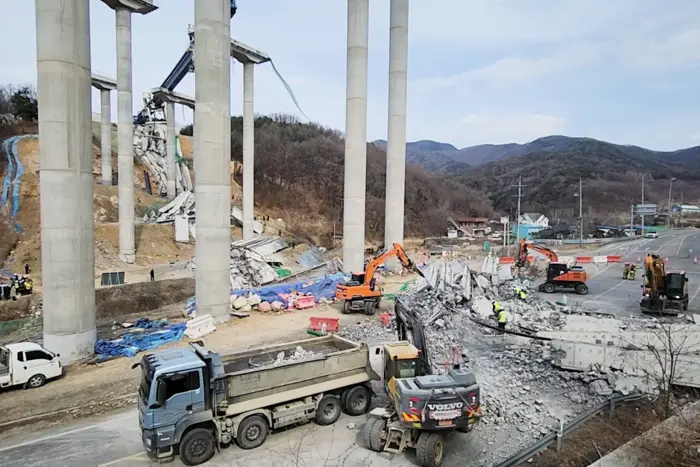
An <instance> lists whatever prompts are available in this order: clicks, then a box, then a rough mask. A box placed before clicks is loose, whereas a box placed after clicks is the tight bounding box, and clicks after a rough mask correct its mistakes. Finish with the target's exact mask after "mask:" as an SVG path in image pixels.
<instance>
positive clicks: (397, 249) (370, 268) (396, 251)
mask: <svg viewBox="0 0 700 467" xmlns="http://www.w3.org/2000/svg"><path fill="white" fill-rule="evenodd" d="M393 256H396V258H398V260H399V261H400V262H401V265H402V266H403V267H405V268H406V269H410V270H412V271H416V272H418V274H420V275H421V276H422V275H423V274H422V273H421V272H420V271H419V270H418V268H417V267H416V266H415V264H413V261H411V259H410V258H409V257H408V256H407V255H406V252H405V251H404V249H403V247H402V246H401V244H400V243H394V244H393V245H392V246H391V248H388V249H386V250H384V251H383V252H381V253H380V254H378V255H377V256H375V257H374V258H372V259H371V260H370V262H369V263H367V269H366V270H365V284H369V283H370V281H371V280H372V277H374V272H375V271H376V270H377V268H378V267H379V266H381V265H382V264H384V261H386V260H387V259H389V258H391V257H393Z"/></svg>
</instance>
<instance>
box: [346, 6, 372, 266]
mask: <svg viewBox="0 0 700 467" xmlns="http://www.w3.org/2000/svg"><path fill="white" fill-rule="evenodd" d="M368 42H369V0H348V43H347V48H348V49H347V77H346V80H347V82H346V91H345V92H346V101H345V108H346V110H345V189H344V200H343V267H344V269H345V272H359V271H362V270H363V268H364V250H365V183H366V175H367V46H368Z"/></svg>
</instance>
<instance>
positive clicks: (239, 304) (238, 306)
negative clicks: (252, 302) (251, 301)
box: [233, 297, 248, 310]
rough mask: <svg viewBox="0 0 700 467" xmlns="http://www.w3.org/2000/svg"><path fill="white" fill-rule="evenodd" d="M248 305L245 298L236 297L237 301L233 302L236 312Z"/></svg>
mask: <svg viewBox="0 0 700 467" xmlns="http://www.w3.org/2000/svg"><path fill="white" fill-rule="evenodd" d="M247 304H248V300H246V298H245V297H236V299H235V300H234V301H233V307H234V308H235V309H236V310H240V309H241V308H243V307H244V306H246V305H247Z"/></svg>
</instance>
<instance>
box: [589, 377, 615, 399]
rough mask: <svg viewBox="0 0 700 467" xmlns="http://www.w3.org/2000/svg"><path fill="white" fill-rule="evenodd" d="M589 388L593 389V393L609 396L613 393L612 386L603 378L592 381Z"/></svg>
mask: <svg viewBox="0 0 700 467" xmlns="http://www.w3.org/2000/svg"><path fill="white" fill-rule="evenodd" d="M588 390H589V391H591V393H592V394H598V395H599V396H609V395H611V394H612V393H613V391H612V388H610V386H608V383H606V382H605V381H604V380H602V379H597V380H595V381H591V383H590V384H589V385H588Z"/></svg>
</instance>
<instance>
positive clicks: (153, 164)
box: [134, 122, 194, 196]
mask: <svg viewBox="0 0 700 467" xmlns="http://www.w3.org/2000/svg"><path fill="white" fill-rule="evenodd" d="M165 142H166V125H165V123H160V122H150V123H149V124H147V125H135V126H134V153H135V154H136V156H137V157H138V159H139V162H141V164H142V165H143V166H144V167H146V169H148V171H149V173H150V174H151V176H152V177H154V178H155V180H154V181H155V182H157V186H158V190H159V193H157V194H159V195H160V196H165V195H166V194H167V187H168V173H167V170H168V169H167V157H166V156H167V153H166V148H165ZM175 154H176V155H175V189H176V190H177V192H178V193H180V192H186V191H192V190H193V189H194V185H193V184H192V177H191V176H190V169H189V168H188V167H187V165H185V163H184V160H183V158H182V150H181V148H180V138H179V137H177V136H176V142H175ZM154 194H156V193H154Z"/></svg>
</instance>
